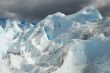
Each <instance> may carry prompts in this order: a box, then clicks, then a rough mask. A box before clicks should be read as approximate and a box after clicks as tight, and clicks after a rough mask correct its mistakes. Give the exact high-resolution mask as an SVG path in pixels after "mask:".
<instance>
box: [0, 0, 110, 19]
mask: <svg viewBox="0 0 110 73" xmlns="http://www.w3.org/2000/svg"><path fill="white" fill-rule="evenodd" d="M89 5H94V6H95V7H97V8H98V9H99V10H100V11H101V13H102V15H103V16H110V0H0V16H1V17H11V18H16V17H24V18H28V19H38V20H40V19H42V18H44V17H46V16H47V15H49V14H53V13H55V12H62V13H65V14H73V13H75V12H77V11H79V10H80V9H82V8H84V7H86V6H89Z"/></svg>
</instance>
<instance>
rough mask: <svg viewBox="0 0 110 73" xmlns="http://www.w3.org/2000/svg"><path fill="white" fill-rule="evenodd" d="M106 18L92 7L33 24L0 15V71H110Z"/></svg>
mask: <svg viewBox="0 0 110 73" xmlns="http://www.w3.org/2000/svg"><path fill="white" fill-rule="evenodd" d="M109 44H110V17H103V16H102V15H101V14H100V12H99V11H98V10H97V9H95V8H94V7H92V6H90V7H86V8H84V9H82V10H81V11H79V12H77V13H75V14H71V15H65V14H63V13H60V12H57V13H55V14H53V15H49V16H47V17H46V18H44V19H43V20H42V21H40V22H39V23H37V24H36V25H34V24H33V23H30V22H27V21H25V20H11V19H3V18H0V73H110V45H109Z"/></svg>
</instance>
